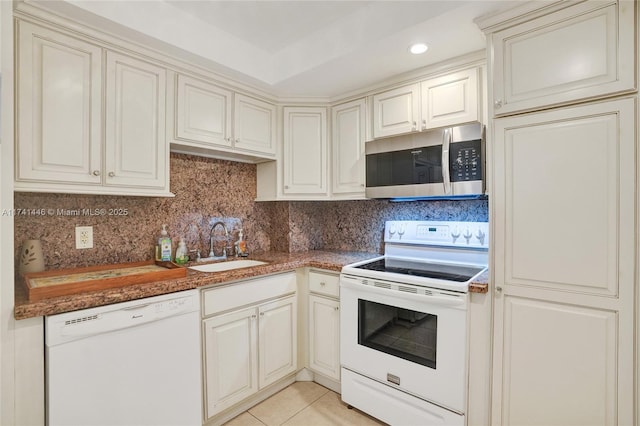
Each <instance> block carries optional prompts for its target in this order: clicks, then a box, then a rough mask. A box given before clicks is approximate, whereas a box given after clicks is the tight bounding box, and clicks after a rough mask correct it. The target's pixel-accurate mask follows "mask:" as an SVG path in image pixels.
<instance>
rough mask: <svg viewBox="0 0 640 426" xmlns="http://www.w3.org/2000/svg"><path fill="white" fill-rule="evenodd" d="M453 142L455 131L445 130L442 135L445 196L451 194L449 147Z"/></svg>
mask: <svg viewBox="0 0 640 426" xmlns="http://www.w3.org/2000/svg"><path fill="white" fill-rule="evenodd" d="M452 140H453V130H452V129H444V132H443V134H442V183H443V184H444V194H445V195H448V194H451V174H450V171H449V146H450V145H451V141H452Z"/></svg>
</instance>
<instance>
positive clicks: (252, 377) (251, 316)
mask: <svg viewBox="0 0 640 426" xmlns="http://www.w3.org/2000/svg"><path fill="white" fill-rule="evenodd" d="M257 324H258V321H257V309H256V308H249V309H243V310H239V311H235V312H230V313H228V314H223V315H219V316H215V317H212V318H209V319H207V320H205V321H204V322H203V326H204V367H205V375H206V376H205V380H206V382H205V388H206V389H205V393H206V400H207V405H206V408H207V413H206V417H207V418H210V417H212V416H213V415H215V414H216V413H219V412H220V411H222V410H224V409H226V408H228V407H230V406H232V405H233V404H235V403H237V402H240V401H242V400H243V399H244V398H246V397H248V396H250V395H252V394H253V393H255V392H257V391H258V378H257V371H258V352H257V343H256V342H257V340H258V325H257Z"/></svg>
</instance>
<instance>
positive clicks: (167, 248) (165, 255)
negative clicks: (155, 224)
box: [158, 224, 171, 262]
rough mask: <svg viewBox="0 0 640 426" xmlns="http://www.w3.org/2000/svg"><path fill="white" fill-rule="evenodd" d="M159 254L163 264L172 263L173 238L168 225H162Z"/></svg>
mask: <svg viewBox="0 0 640 426" xmlns="http://www.w3.org/2000/svg"><path fill="white" fill-rule="evenodd" d="M158 252H159V254H160V258H159V259H158V260H160V261H162V262H171V237H170V236H169V233H168V232H167V225H166V224H165V225H162V231H160V237H158Z"/></svg>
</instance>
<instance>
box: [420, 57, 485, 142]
mask: <svg viewBox="0 0 640 426" xmlns="http://www.w3.org/2000/svg"><path fill="white" fill-rule="evenodd" d="M478 72H479V69H478V68H471V69H468V70H464V71H460V72H456V73H453V74H448V75H444V76H442V77H438V78H434V79H431V80H427V81H423V82H422V83H420V90H421V92H420V93H421V97H420V98H421V101H422V109H421V116H422V118H421V121H420V129H421V130H427V129H433V128H438V127H445V126H454V125H457V124H464V123H469V122H472V121H479V109H480V107H479V105H480V103H479V102H480V99H479V98H480V97H479V95H478V93H479V90H478V87H479V86H478Z"/></svg>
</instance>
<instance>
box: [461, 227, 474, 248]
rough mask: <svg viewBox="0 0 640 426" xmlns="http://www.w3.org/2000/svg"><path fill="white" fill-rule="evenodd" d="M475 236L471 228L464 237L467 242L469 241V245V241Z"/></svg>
mask: <svg viewBox="0 0 640 426" xmlns="http://www.w3.org/2000/svg"><path fill="white" fill-rule="evenodd" d="M472 236H473V234H472V233H471V230H470V229H469V228H467V230H466V231H465V233H464V235H463V237H464V239H465V240H467V244H469V241H470V240H471V237H472Z"/></svg>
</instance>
